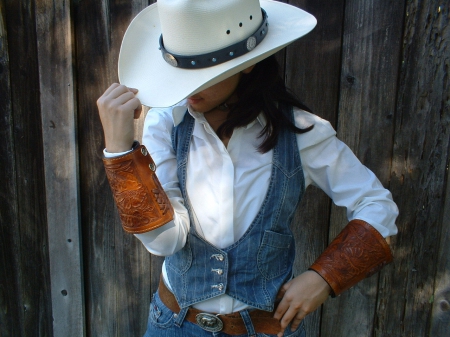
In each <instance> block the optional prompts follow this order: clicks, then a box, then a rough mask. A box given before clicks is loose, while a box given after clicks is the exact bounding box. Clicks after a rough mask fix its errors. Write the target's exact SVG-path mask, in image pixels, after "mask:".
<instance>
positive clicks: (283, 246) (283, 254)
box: [257, 231, 293, 279]
mask: <svg viewBox="0 0 450 337" xmlns="http://www.w3.org/2000/svg"><path fill="white" fill-rule="evenodd" d="M292 244H293V236H292V235H286V234H280V233H276V232H272V231H265V232H264V236H263V239H262V241H261V245H260V247H259V250H258V257H257V260H258V261H257V264H258V269H259V271H260V272H261V274H262V275H263V276H264V277H265V278H266V279H272V278H274V277H278V276H280V275H283V274H284V273H286V271H287V270H288V268H289V264H290V260H291V259H292V258H291V257H290V256H289V253H290V251H291V250H290V248H291V245H292Z"/></svg>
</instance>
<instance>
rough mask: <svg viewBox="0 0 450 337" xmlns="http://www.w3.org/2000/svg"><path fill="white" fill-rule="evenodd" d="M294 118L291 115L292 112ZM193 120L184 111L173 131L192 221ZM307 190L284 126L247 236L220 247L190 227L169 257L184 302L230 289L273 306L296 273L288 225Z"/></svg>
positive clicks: (292, 141)
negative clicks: (189, 193)
mask: <svg viewBox="0 0 450 337" xmlns="http://www.w3.org/2000/svg"><path fill="white" fill-rule="evenodd" d="M287 111H289V110H287ZM290 117H291V120H293V113H292V111H291V113H290ZM194 125H195V120H194V118H193V117H192V116H191V115H190V114H189V113H185V116H184V120H183V121H182V122H181V123H180V124H179V125H178V126H176V127H175V128H174V129H173V133H172V143H173V147H174V149H175V152H176V155H177V162H178V179H179V182H180V189H181V192H182V195H183V197H184V200H185V205H186V207H187V209H188V211H189V215H190V220H191V223H194V222H193V217H192V212H191V210H190V203H189V200H187V197H186V196H187V195H186V164H187V161H188V152H189V144H190V139H191V136H192V131H193V129H194ZM304 189H305V179H304V175H303V170H302V166H301V162H300V154H299V151H298V146H297V140H296V136H295V134H294V133H292V132H289V131H287V130H285V131H282V132H281V133H280V134H279V137H278V143H277V145H276V146H275V148H274V150H273V163H272V173H271V178H270V184H269V187H268V190H267V194H266V197H265V199H264V201H263V203H262V205H261V208H260V210H259V212H258V214H257V215H256V217H255V219H254V220H253V222H252V224H251V225H250V227H249V228H248V230H247V231H246V232H245V233H244V235H243V236H242V237H241V238H240V239H239V240H238V241H237V242H235V243H234V244H232V245H231V246H229V247H227V248H224V249H219V248H217V247H215V246H213V245H212V244H210V243H208V242H207V241H206V240H205V239H203V238H202V237H201V236H200V235H199V234H198V233H197V232H196V230H195V228H194V226H191V228H190V231H189V234H188V238H187V241H186V245H185V246H184V247H183V248H182V249H181V250H180V251H178V252H177V253H175V254H174V255H172V256H168V257H166V260H165V265H166V270H167V275H168V278H169V282H170V285H171V287H172V291H173V292H174V294H175V297H176V299H177V301H178V304H179V305H180V307H181V308H185V307H188V306H190V305H193V304H195V303H198V302H201V301H204V300H207V299H210V298H213V297H216V296H219V295H222V294H225V293H226V294H227V295H229V296H231V297H233V298H235V299H237V300H239V301H242V302H244V303H246V304H248V305H250V306H252V307H255V308H258V309H262V310H266V311H272V310H273V307H274V302H275V297H276V295H277V293H278V290H279V289H280V287H281V286H282V285H283V284H284V283H285V282H287V281H288V280H289V279H290V278H291V277H292V265H293V262H294V258H295V244H294V238H293V235H292V232H291V230H290V228H289V226H290V223H291V221H292V218H293V215H294V212H295V210H296V208H297V205H298V203H299V201H300V199H301V197H302V195H303V192H304Z"/></svg>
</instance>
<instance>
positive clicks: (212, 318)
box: [195, 312, 223, 332]
mask: <svg viewBox="0 0 450 337" xmlns="http://www.w3.org/2000/svg"><path fill="white" fill-rule="evenodd" d="M195 320H196V321H197V324H198V325H199V326H200V328H202V329H203V330H206V331H209V332H218V331H220V330H222V329H223V322H222V321H221V320H220V318H219V317H217V316H216V315H213V314H208V313H206V312H202V313H200V314H198V315H197V316H195Z"/></svg>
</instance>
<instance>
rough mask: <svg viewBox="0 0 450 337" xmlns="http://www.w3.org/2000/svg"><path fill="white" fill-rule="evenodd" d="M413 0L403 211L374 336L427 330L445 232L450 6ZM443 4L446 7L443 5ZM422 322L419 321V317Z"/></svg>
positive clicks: (405, 77) (395, 189)
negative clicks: (444, 6)
mask: <svg viewBox="0 0 450 337" xmlns="http://www.w3.org/2000/svg"><path fill="white" fill-rule="evenodd" d="M441 6H442V2H440V1H437V0H430V1H425V2H424V1H408V2H407V7H406V21H405V29H404V36H403V53H402V67H401V75H400V80H399V91H398V99H397V112H396V116H395V138H394V153H393V162H392V172H391V185H390V186H391V191H392V193H393V195H394V199H395V200H396V201H397V203H398V206H399V209H400V216H399V219H398V221H397V225H398V227H399V234H398V235H397V236H395V237H393V240H392V241H391V242H392V246H393V248H394V256H396V259H395V260H394V263H393V264H391V265H389V266H387V268H385V269H384V270H383V271H382V273H381V278H380V285H383V287H381V288H380V289H379V295H378V298H379V303H380V304H382V309H383V310H384V311H385V312H388V313H389V314H386V315H384V316H382V317H380V316H379V317H378V320H377V322H376V326H375V335H376V336H426V335H427V333H428V331H429V328H430V324H431V310H432V298H433V290H434V289H433V288H434V282H435V281H434V278H435V275H436V272H437V266H436V263H435V262H434V261H436V260H437V258H438V256H439V249H440V248H439V240H437V238H438V237H439V234H440V233H442V226H443V225H445V226H448V224H447V223H446V224H443V223H442V205H443V202H444V196H445V190H446V183H445V180H446V176H447V173H446V167H447V162H448V150H449V137H450V128H449V121H450V114H449V109H448V92H449V91H448V90H449V87H448V64H449V61H448V57H449V56H448V47H447V45H448V11H443V10H442V7H441ZM439 8H441V9H439ZM419 322H420V323H419Z"/></svg>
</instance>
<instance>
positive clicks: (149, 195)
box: [103, 142, 173, 234]
mask: <svg viewBox="0 0 450 337" xmlns="http://www.w3.org/2000/svg"><path fill="white" fill-rule="evenodd" d="M103 164H104V165H105V170H106V176H107V177H108V180H109V184H110V185H111V190H112V192H113V196H114V200H115V202H116V206H117V209H118V210H119V215H120V219H121V221H122V227H123V229H124V230H125V231H126V232H128V233H132V234H138V233H144V232H148V231H151V230H154V229H156V228H158V227H161V226H163V225H165V224H166V223H168V222H169V221H171V220H173V208H172V205H171V204H170V201H169V198H168V197H167V195H166V193H165V192H164V190H163V188H162V187H161V184H160V182H159V180H158V177H157V176H156V174H155V170H156V165H155V163H154V161H153V159H152V157H151V156H150V154H149V153H148V151H147V149H146V148H145V146H143V145H139V143H138V142H135V144H133V151H131V152H129V153H127V154H125V155H123V156H120V157H113V158H103Z"/></svg>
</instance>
